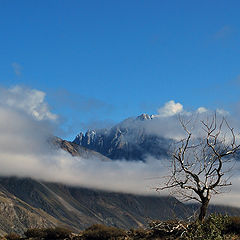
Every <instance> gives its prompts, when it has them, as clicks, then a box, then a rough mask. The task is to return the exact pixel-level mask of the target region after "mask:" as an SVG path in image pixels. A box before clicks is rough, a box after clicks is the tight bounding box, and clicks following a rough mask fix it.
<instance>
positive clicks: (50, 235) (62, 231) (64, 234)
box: [44, 227, 71, 240]
mask: <svg viewBox="0 0 240 240" xmlns="http://www.w3.org/2000/svg"><path fill="white" fill-rule="evenodd" d="M44 232H45V239H48V240H50V239H70V235H71V231H70V230H68V229H66V228H63V227H56V228H47V229H45V230H44Z"/></svg>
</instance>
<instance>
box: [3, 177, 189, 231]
mask: <svg viewBox="0 0 240 240" xmlns="http://www.w3.org/2000/svg"><path fill="white" fill-rule="evenodd" d="M189 214H190V209H189V208H188V207H187V206H185V205H184V204H182V203H180V202H179V201H177V200H176V199H174V198H169V197H151V196H135V195H130V194H121V193H108V192H103V191H97V190H89V189H84V188H77V187H68V186H64V185H61V184H55V183H46V182H40V181H36V180H32V179H19V178H0V231H1V232H0V233H2V234H3V233H9V232H12V231H13V232H17V233H23V232H24V231H25V230H26V228H33V227H53V226H66V227H68V228H70V229H72V230H74V231H79V230H80V229H84V228H86V227H88V226H90V225H92V224H95V223H99V224H106V225H110V226H117V227H120V228H125V229H128V228H131V227H141V226H144V225H146V223H147V222H148V220H149V219H171V218H172V217H173V216H174V217H177V218H186V217H187V216H189Z"/></svg>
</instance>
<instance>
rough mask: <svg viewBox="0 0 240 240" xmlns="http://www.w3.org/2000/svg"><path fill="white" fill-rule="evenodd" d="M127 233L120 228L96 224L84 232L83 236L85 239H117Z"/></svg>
mask: <svg viewBox="0 0 240 240" xmlns="http://www.w3.org/2000/svg"><path fill="white" fill-rule="evenodd" d="M125 234H126V232H125V231H124V230H122V229H119V228H115V227H108V226H105V225H101V224H94V225H92V226H91V227H89V228H87V229H86V230H84V231H83V232H82V237H83V239H85V240H110V239H111V240H115V239H119V238H120V237H123V236H124V235H125Z"/></svg>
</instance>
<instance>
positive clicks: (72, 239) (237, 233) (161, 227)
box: [2, 214, 240, 240]
mask: <svg viewBox="0 0 240 240" xmlns="http://www.w3.org/2000/svg"><path fill="white" fill-rule="evenodd" d="M30 239H31V240H39V239H42V240H54V239H66V240H67V239H69V240H153V239H156V240H172V239H175V240H230V239H231V240H237V239H240V217H230V216H227V215H217V214H212V215H210V216H208V218H206V219H205V221H204V222H201V221H199V220H196V221H193V222H187V221H180V220H168V221H160V220H155V221H151V222H150V223H149V225H148V227H146V228H138V229H130V230H124V229H120V228H116V227H112V226H105V225H101V224H95V225H92V226H90V227H89V228H86V229H85V230H82V231H80V232H79V233H73V232H71V231H70V230H69V229H66V228H62V227H56V228H46V229H37V228H34V229H28V230H26V231H25V233H24V235H22V236H20V235H18V234H16V233H10V234H8V235H6V236H5V237H2V240H30Z"/></svg>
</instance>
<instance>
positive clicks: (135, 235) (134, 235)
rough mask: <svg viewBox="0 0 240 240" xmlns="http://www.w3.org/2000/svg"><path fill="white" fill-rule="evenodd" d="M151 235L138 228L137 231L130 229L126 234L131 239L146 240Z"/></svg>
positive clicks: (147, 231) (149, 232)
mask: <svg viewBox="0 0 240 240" xmlns="http://www.w3.org/2000/svg"><path fill="white" fill-rule="evenodd" d="M150 235H151V231H149V230H146V229H143V228H138V229H130V231H129V232H128V236H129V237H130V238H131V239H136V240H137V239H147V238H148V237H149V236H150Z"/></svg>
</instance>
